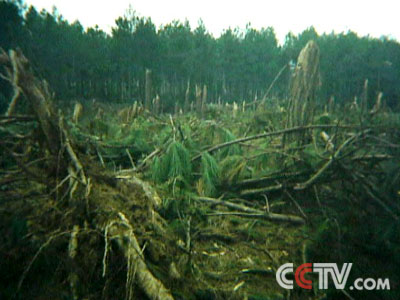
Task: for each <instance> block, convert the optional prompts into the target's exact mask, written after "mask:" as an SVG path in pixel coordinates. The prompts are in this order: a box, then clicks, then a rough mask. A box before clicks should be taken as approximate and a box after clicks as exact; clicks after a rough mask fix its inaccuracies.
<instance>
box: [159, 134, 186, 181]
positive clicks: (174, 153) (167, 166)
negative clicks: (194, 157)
mask: <svg viewBox="0 0 400 300" xmlns="http://www.w3.org/2000/svg"><path fill="white" fill-rule="evenodd" d="M151 169H152V174H153V180H154V181H155V182H160V183H162V182H166V181H168V182H171V183H172V182H173V181H174V180H175V181H176V180H179V181H180V182H183V183H188V182H190V177H191V172H192V164H191V161H190V154H189V151H188V150H187V149H186V148H185V146H184V145H183V144H181V143H180V142H177V141H174V142H172V143H171V144H170V145H169V146H168V149H167V151H166V153H165V154H164V155H163V156H161V158H157V157H156V158H155V159H154V161H153V164H152V168H151Z"/></svg>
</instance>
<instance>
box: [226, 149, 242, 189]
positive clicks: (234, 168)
mask: <svg viewBox="0 0 400 300" xmlns="http://www.w3.org/2000/svg"><path fill="white" fill-rule="evenodd" d="M220 166H221V167H220V169H221V181H222V182H224V183H226V184H229V185H232V184H233V183H235V182H236V181H238V180H239V179H241V178H243V177H244V174H245V171H246V160H244V159H243V157H242V156H240V155H232V156H228V157H226V158H225V159H223V160H222V161H221V162H220Z"/></svg>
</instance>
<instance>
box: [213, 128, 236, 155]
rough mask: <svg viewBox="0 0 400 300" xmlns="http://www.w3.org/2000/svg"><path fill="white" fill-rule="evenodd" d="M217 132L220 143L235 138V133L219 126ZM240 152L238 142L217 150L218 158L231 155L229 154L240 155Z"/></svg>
mask: <svg viewBox="0 0 400 300" xmlns="http://www.w3.org/2000/svg"><path fill="white" fill-rule="evenodd" d="M218 133H219V136H220V142H221V143H226V142H231V141H234V140H236V137H235V135H234V134H233V133H232V132H231V131H230V130H229V129H226V128H219V129H218ZM241 154H242V151H241V149H240V147H239V145H238V144H234V145H232V146H229V147H225V148H223V149H221V150H219V151H218V157H219V159H224V158H226V157H227V156H231V155H241Z"/></svg>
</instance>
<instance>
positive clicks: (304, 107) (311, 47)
mask: <svg viewBox="0 0 400 300" xmlns="http://www.w3.org/2000/svg"><path fill="white" fill-rule="evenodd" d="M319 86H320V75H319V48H318V46H317V44H316V43H315V42H314V41H312V40H311V41H309V42H308V43H307V45H306V46H305V47H304V48H303V49H302V50H301V52H300V54H299V57H298V59H297V65H296V68H295V70H294V73H293V75H292V79H291V87H290V99H289V115H288V122H287V127H295V126H306V125H309V124H311V123H312V121H313V117H314V110H315V95H316V91H317V89H318V87H319Z"/></svg>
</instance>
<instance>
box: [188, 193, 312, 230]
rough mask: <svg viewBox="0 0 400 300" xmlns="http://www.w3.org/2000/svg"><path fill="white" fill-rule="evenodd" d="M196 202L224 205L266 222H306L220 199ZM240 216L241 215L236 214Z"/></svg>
mask: <svg viewBox="0 0 400 300" xmlns="http://www.w3.org/2000/svg"><path fill="white" fill-rule="evenodd" d="M194 200H197V201H202V202H207V203H210V204H213V205H223V206H226V207H229V208H233V209H237V210H239V211H242V212H245V213H248V214H247V215H244V216H246V217H251V216H253V217H254V218H260V219H264V220H268V221H271V222H288V223H292V224H297V225H302V224H305V221H304V219H303V218H300V217H297V216H292V215H281V214H274V213H270V212H263V211H261V210H258V209H254V208H251V207H247V206H244V205H240V204H236V203H232V202H229V201H225V200H219V199H214V198H208V197H194ZM229 214H235V213H228V215H229ZM236 215H239V214H236Z"/></svg>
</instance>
